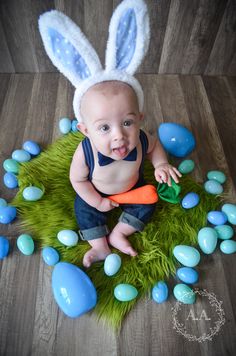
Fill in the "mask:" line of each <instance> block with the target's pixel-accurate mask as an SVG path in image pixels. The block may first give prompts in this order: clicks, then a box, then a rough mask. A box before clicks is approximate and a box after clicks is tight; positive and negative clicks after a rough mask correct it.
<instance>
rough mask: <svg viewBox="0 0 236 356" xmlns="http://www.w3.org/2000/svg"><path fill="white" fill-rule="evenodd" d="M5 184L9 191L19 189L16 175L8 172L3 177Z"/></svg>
mask: <svg viewBox="0 0 236 356" xmlns="http://www.w3.org/2000/svg"><path fill="white" fill-rule="evenodd" d="M3 181H4V184H5V186H6V187H7V188H9V189H14V188H17V187H18V179H17V177H16V176H15V174H14V173H11V172H7V173H5V174H4V176H3Z"/></svg>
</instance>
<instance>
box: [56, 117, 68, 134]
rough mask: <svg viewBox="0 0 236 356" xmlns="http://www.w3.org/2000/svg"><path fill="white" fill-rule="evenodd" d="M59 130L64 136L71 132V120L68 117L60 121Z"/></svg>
mask: <svg viewBox="0 0 236 356" xmlns="http://www.w3.org/2000/svg"><path fill="white" fill-rule="evenodd" d="M59 130H60V131H61V133H62V134H64V135H65V134H67V133H68V132H70V130H71V120H70V119H68V118H67V117H64V118H63V119H61V120H60V121H59Z"/></svg>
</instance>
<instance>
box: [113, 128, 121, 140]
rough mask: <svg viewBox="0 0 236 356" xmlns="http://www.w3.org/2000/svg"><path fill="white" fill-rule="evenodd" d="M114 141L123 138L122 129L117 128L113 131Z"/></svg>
mask: <svg viewBox="0 0 236 356" xmlns="http://www.w3.org/2000/svg"><path fill="white" fill-rule="evenodd" d="M113 138H114V140H115V141H119V140H122V139H123V138H124V133H123V129H122V127H118V128H116V129H115V130H114V136H113Z"/></svg>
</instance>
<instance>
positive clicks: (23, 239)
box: [16, 234, 34, 256]
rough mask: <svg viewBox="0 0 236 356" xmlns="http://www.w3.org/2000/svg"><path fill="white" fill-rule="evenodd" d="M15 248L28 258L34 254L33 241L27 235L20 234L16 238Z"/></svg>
mask: <svg viewBox="0 0 236 356" xmlns="http://www.w3.org/2000/svg"><path fill="white" fill-rule="evenodd" d="M16 244H17V247H18V249H19V250H20V252H22V253H23V254H24V255H26V256H29V255H32V253H33V252H34V241H33V239H32V237H31V236H30V235H28V234H22V235H20V236H19V237H18V238H17V241H16Z"/></svg>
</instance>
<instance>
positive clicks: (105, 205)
mask: <svg viewBox="0 0 236 356" xmlns="http://www.w3.org/2000/svg"><path fill="white" fill-rule="evenodd" d="M118 206H119V204H118V203H115V202H114V201H112V200H110V199H108V198H102V199H101V201H100V203H99V204H98V206H96V209H97V210H99V211H110V210H112V209H114V208H117V207H118Z"/></svg>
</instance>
